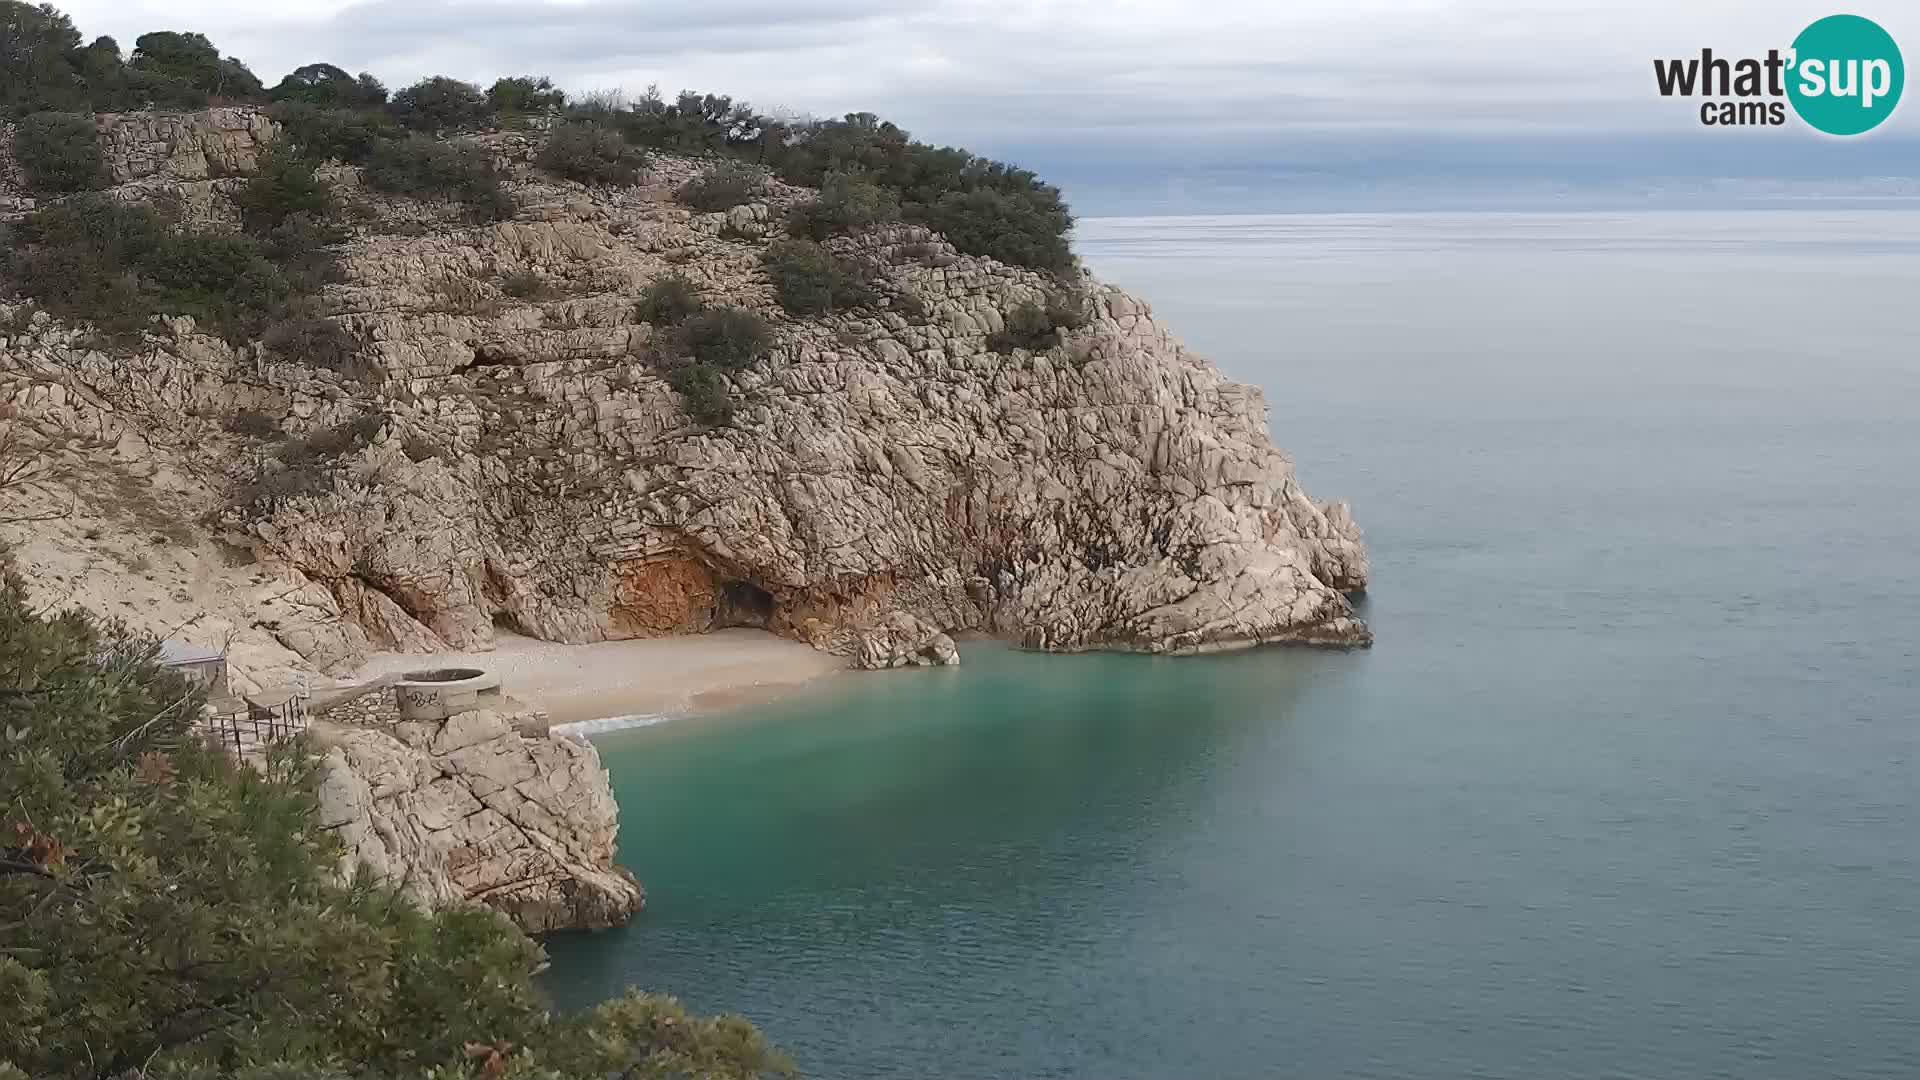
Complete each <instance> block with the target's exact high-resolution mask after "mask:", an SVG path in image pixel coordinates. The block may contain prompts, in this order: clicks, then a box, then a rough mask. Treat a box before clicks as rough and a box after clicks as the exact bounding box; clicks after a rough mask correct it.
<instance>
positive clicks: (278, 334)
mask: <svg viewBox="0 0 1920 1080" xmlns="http://www.w3.org/2000/svg"><path fill="white" fill-rule="evenodd" d="M260 343H261V344H262V345H265V346H266V347H267V348H269V349H271V350H273V351H274V352H275V353H278V354H279V355H280V356H281V357H282V358H283V359H286V360H291V361H293V362H295V363H299V364H306V365H307V366H309V367H317V368H324V369H326V370H327V371H335V372H340V373H342V374H347V373H350V372H352V371H353V370H354V368H355V364H356V363H357V361H358V359H359V355H360V341H359V339H358V338H356V337H354V336H353V334H352V333H351V332H349V331H348V330H347V328H346V327H344V326H341V325H340V323H339V322H338V321H336V320H334V319H329V318H325V317H323V316H320V315H315V314H312V313H310V312H296V313H293V314H290V315H288V316H287V317H286V318H283V319H281V320H280V321H279V322H276V323H274V324H273V325H272V326H269V327H267V330H266V332H265V333H264V334H262V335H261V338H260Z"/></svg>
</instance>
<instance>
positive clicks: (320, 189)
mask: <svg viewBox="0 0 1920 1080" xmlns="http://www.w3.org/2000/svg"><path fill="white" fill-rule="evenodd" d="M313 167H314V162H313V160H312V159H310V158H308V157H307V156H306V155H304V154H302V153H300V151H299V150H298V149H296V148H295V147H294V146H293V145H291V144H289V143H275V144H274V145H272V146H270V147H268V148H267V151H266V153H264V154H261V155H260V160H259V162H258V163H257V164H256V165H255V167H254V171H253V175H252V176H250V177H248V178H247V182H246V183H245V184H243V185H241V187H240V190H239V191H237V192H235V193H234V195H233V201H234V204H235V205H237V206H238V207H239V208H240V216H241V220H243V221H244V222H245V223H246V226H247V228H248V229H250V230H252V231H254V232H262V233H264V232H271V231H272V230H274V229H277V228H279V227H280V226H281V225H283V224H285V223H286V221H287V219H288V218H290V217H292V216H293V215H295V214H300V215H304V216H305V217H307V218H308V219H309V220H314V221H317V220H321V219H324V218H326V217H327V216H328V215H329V214H331V213H332V212H333V192H332V191H330V190H328V188H327V185H326V184H324V183H322V182H321V180H320V178H319V177H317V176H315V175H314V172H313Z"/></svg>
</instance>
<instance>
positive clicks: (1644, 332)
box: [547, 203, 1920, 1080]
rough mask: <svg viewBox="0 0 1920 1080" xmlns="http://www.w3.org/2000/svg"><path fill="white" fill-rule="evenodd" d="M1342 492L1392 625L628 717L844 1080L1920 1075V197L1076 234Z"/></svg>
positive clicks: (558, 978) (1375, 592)
mask: <svg viewBox="0 0 1920 1080" xmlns="http://www.w3.org/2000/svg"><path fill="white" fill-rule="evenodd" d="M1076 244H1077V248H1078V250H1079V251H1080V253H1081V254H1082V256H1083V258H1084V259H1085V261H1086V262H1087V263H1088V264H1089V265H1090V266H1091V267H1092V268H1093V269H1094V270H1095V271H1096V272H1097V273H1098V274H1099V275H1100V276H1101V277H1102V278H1103V279H1105V280H1107V281H1111V282H1114V283H1117V284H1119V285H1122V286H1124V287H1126V288H1128V289H1129V290H1130V291H1132V292H1134V293H1135V294H1137V295H1139V296H1142V297H1144V298H1146V299H1147V300H1148V301H1149V302H1150V303H1151V305H1152V307H1153V309H1154V311H1155V313H1156V315H1157V316H1158V317H1160V318H1161V319H1162V320H1163V321H1164V322H1165V323H1166V324H1167V325H1169V326H1170V327H1172V328H1173V329H1174V330H1175V331H1176V333H1178V334H1179V335H1180V336H1181V337H1182V339H1183V340H1185V341H1186V342H1187V343H1188V344H1189V345H1190V346H1192V347H1193V348H1194V349H1196V350H1197V351H1199V352H1200V353H1202V354H1204V355H1206V356H1209V357H1211V358H1212V359H1213V360H1214V361H1215V362H1217V363H1218V364H1219V365H1220V366H1221V367H1222V368H1223V369H1224V370H1226V371H1227V372H1228V373H1229V374H1231V375H1233V376H1235V377H1238V378H1240V379H1242V380H1245V381H1248V382H1252V383H1256V384H1258V385H1260V386H1262V387H1263V388H1264V389H1265V391H1266V397H1267V401H1268V403H1269V405H1270V406H1271V417H1270V424H1271V428H1272V435H1273V439H1274V441H1275V443H1276V444H1278V445H1279V446H1281V447H1282V448H1284V449H1285V450H1287V451H1288V452H1289V454H1291V455H1292V456H1293V457H1294V459H1295V460H1296V461H1297V463H1298V470H1299V475H1300V477H1301V480H1302V482H1303V484H1304V485H1305V486H1306V488H1307V489H1308V490H1309V491H1310V492H1312V493H1313V494H1314V495H1315V496H1316V497H1317V498H1321V499H1331V498H1343V499H1348V500H1350V501H1351V502H1352V505H1353V508H1354V515H1355V517H1356V519H1357V520H1358V521H1359V522H1360V524H1361V526H1362V527H1363V528H1364V529H1365V531H1366V539H1367V542H1368V545H1369V547H1370V550H1371V554H1372V562H1373V577H1372V586H1371V588H1370V589H1369V591H1368V594H1367V595H1366V596H1365V597H1364V599H1363V600H1361V602H1360V609H1361V612H1362V614H1363V615H1364V617H1365V618H1366V619H1367V620H1368V622H1369V623H1370V624H1371V626H1372V628H1373V630H1374V633H1375V634H1376V636H1377V644H1376V645H1375V646H1374V647H1373V648H1372V649H1370V650H1366V651H1356V652H1325V651H1311V650H1298V649H1285V648H1278V649H1263V650H1259V651H1253V652H1243V653H1236V654H1229V655H1212V656H1203V657H1193V658H1182V659H1169V658H1158V657H1147V656H1130V655H1110V654H1096V655H1076V656H1049V655H1038V654H1033V653H1027V652H1022V651H1018V650H1016V649H1013V648H1010V647H1007V646H1005V645H1001V644H998V643H994V642H987V641H969V642H964V643H963V645H962V648H963V652H964V655H965V662H964V665H963V666H961V667H959V668H957V669H950V670H938V671H909V672H894V673H887V674H882V675H868V676H848V677H840V678H834V679H829V680H826V681H824V682H822V683H820V684H817V685H815V686H814V687H811V688H808V689H806V690H803V691H799V692H796V693H793V694H790V695H787V696H786V697H784V698H783V699H782V700H780V701H777V702H774V703H770V704H765V705H761V706H756V707H752V708H749V709H744V710H739V711H735V712H731V713H726V714H720V715H715V716H711V717H703V718H698V719H695V720H689V721H679V722H673V723H666V724H659V725H655V726H652V727H648V728H645V729H641V730H632V731H613V732H602V733H599V734H596V735H595V737H594V738H595V742H596V744H597V745H598V746H599V748H600V751H601V753H602V754H603V755H604V757H605V761H606V764H607V766H608V768H609V769H610V770H611V773H612V777H613V783H614V787H615V790H616V793H617V796H618V799H619V802H620V810H621V815H622V825H621V836H620V851H621V859H622V861H623V862H624V863H625V864H626V865H628V866H630V867H631V868H632V869H633V870H634V871H635V873H637V874H638V875H639V876H640V878H641V879H642V880H643V881H644V882H645V883H646V885H647V887H648V890H649V900H648V907H647V910H646V912H645V913H644V914H643V915H642V916H641V917H640V918H639V919H638V920H637V921H635V922H634V923H633V925H631V926H629V927H627V928H625V929H622V930H617V931H612V932H605V933H598V934H579V935H565V936H560V937H556V938H554V939H552V940H550V941H549V943H548V948H549V951H550V953H551V955H552V959H553V968H552V971H551V973H550V974H549V976H548V977H547V985H548V989H549V990H550V991H551V992H552V994H553V995H554V996H555V998H556V999H557V1000H558V1001H559V1002H560V1003H561V1004H562V1005H564V1006H568V1007H579V1006H584V1005H587V1004H590V1003H592V1002H593V1001H596V1000H598V999H600V998H603V997H605V996H607V995H609V994H612V993H616V992H618V991H619V990H621V989H622V988H623V987H625V986H628V985H637V986H641V987H645V988H648V989H654V990H660V991H665V992H668V993H672V994H674V995H677V996H678V997H680V998H681V999H683V1000H684V1001H685V1002H687V1003H688V1005H689V1006H691V1007H693V1008H696V1009H699V1010H703V1011H715V1012H737V1013H741V1014H744V1015H745V1016H747V1017H749V1018H750V1019H751V1020H752V1021H753V1022H754V1023H755V1024H757V1025H759V1027H760V1028H761V1029H762V1030H764V1031H765V1032H766V1033H767V1034H768V1036H769V1037H770V1038H771V1039H772V1040H773V1041H775V1042H776V1043H778V1044H779V1045H781V1046H782V1047H784V1048H786V1049H787V1050H788V1051H789V1052H790V1053H791V1054H792V1055H793V1056H794V1057H795V1059H796V1060H797V1061H798V1063H799V1066H800V1068H801V1070H802V1072H803V1073H804V1074H806V1075H809V1076H815V1077H833V1078H883V1077H884V1078H893V1077H941V1078H954V1080H997V1078H1029V1077H1032V1078H1038V1077H1060V1078H1087V1080H1128V1078H1139V1080H1185V1078H1238V1077H1298V1078H1303V1080H1335V1078H1396V1080H1401V1078H1405V1080H1416V1078H1417V1080H1425V1078H1432V1080H1441V1078H1445V1080H1459V1078H1503V1080H1504V1078H1512V1080H1539V1078H1592V1080H1602V1078H1605V1080H1629V1078H1686V1080H1709V1078H1725V1080H1823V1078H1873V1077H1885V1078H1901V1080H1908V1078H1912V1077H1916V1076H1920V776H1917V775H1916V769H1917V767H1920V212H1914V211H1904V210H1898V209H1876V210H1827V209H1823V208H1822V207H1821V206H1820V205H1819V204H1817V203H1816V204H1811V205H1809V206H1808V207H1807V208H1804V209H1791V210H1770V211H1733V210H1728V211H1713V212H1701V211H1661V212H1646V213H1637V212H1618V213H1604V214H1549V213H1537V214H1494V213H1463V214H1416V213H1408V214H1364V215H1361V214H1319V215H1288V216H1264V217H1243V216H1221V217H1178V218H1174V217H1169V218H1127V219H1115V218H1110V219H1092V220H1086V221H1083V222H1082V223H1081V224H1080V226H1079V230H1078V234H1077V240H1076Z"/></svg>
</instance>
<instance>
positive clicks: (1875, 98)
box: [1787, 15, 1907, 135]
mask: <svg viewBox="0 0 1920 1080" xmlns="http://www.w3.org/2000/svg"><path fill="white" fill-rule="evenodd" d="M1792 63H1793V74H1792V76H1791V77H1790V78H1789V79H1788V81H1787V99H1788V100H1790V101H1792V102H1793V111H1794V112H1797V113H1799V114H1800V119H1802V120H1805V121H1806V122H1807V123H1809V124H1811V125H1813V126H1814V127H1815V128H1818V129H1819V130H1821V131H1824V132H1826V133H1827V134H1829V135H1858V134H1860V133H1861V132H1863V131H1870V130H1872V129H1873V128H1875V127H1876V126H1878V125H1879V123H1880V121H1882V120H1885V119H1886V118H1887V117H1888V116H1891V115H1892V114H1893V107H1894V106H1895V105H1898V104H1899V103H1900V89H1901V87H1902V86H1904V85H1906V81H1907V72H1906V66H1905V65H1904V64H1902V63H1901V62H1900V47H1899V46H1898V45H1895V44H1894V43H1893V35H1892V34H1889V33H1887V32H1886V31H1885V30H1882V29H1880V24H1879V23H1876V22H1874V21H1873V20H1872V19H1864V18H1861V17H1860V16H1858V15H1829V16H1827V17H1826V18H1824V19H1821V20H1820V21H1819V22H1816V23H1814V24H1813V25H1812V26H1809V27H1807V28H1806V29H1805V30H1802V31H1800V36H1799V37H1797V38H1794V39H1793V62H1792Z"/></svg>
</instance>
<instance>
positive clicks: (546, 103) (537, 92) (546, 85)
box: [487, 75, 567, 116]
mask: <svg viewBox="0 0 1920 1080" xmlns="http://www.w3.org/2000/svg"><path fill="white" fill-rule="evenodd" d="M566 103H567V95H566V92H565V91H563V90H561V89H559V88H558V87H556V86H554V85H553V80H552V79H549V78H547V77H546V76H545V75H540V76H534V75H515V76H512V77H510V78H505V79H498V80H495V82H494V84H493V85H492V86H491V87H488V88H487V105H488V106H489V107H491V108H492V109H493V111H494V112H497V113H499V114H500V115H502V116H514V115H519V114H524V113H543V112H546V111H548V110H549V109H559V108H561V107H562V106H564V105H565V104H566Z"/></svg>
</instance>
